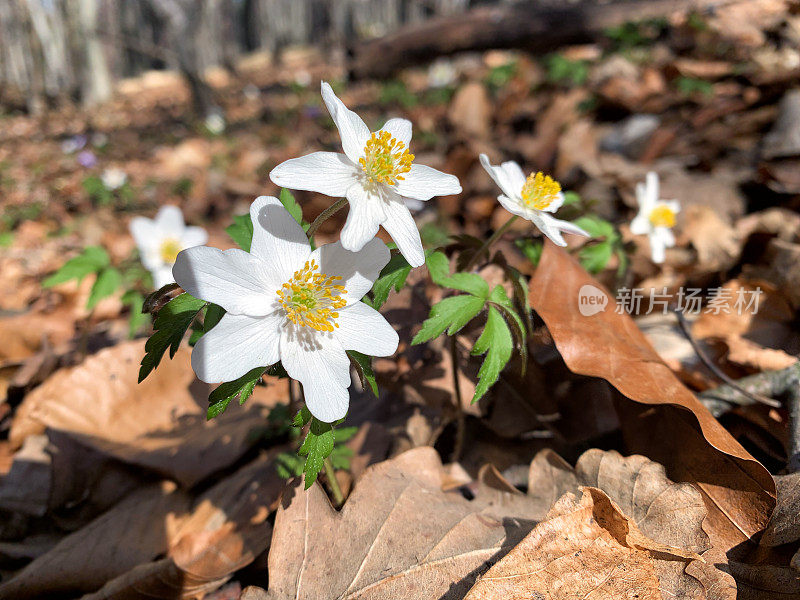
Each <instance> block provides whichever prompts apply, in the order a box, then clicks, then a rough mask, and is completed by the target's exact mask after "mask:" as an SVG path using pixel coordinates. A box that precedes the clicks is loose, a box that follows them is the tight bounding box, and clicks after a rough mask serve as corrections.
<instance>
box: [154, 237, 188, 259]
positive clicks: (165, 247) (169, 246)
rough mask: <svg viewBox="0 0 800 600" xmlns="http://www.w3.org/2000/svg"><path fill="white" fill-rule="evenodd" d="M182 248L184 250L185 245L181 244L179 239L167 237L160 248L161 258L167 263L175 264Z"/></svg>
mask: <svg viewBox="0 0 800 600" xmlns="http://www.w3.org/2000/svg"><path fill="white" fill-rule="evenodd" d="M181 250H183V246H181V243H180V242H179V241H178V240H176V239H175V238H167V239H165V240H164V241H163V242H161V247H160V248H159V249H158V252H159V254H160V255H161V260H163V261H164V262H165V263H167V264H173V263H174V262H175V259H176V258H178V253H179V252H180V251H181Z"/></svg>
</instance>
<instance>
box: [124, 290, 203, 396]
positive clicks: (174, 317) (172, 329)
mask: <svg viewBox="0 0 800 600" xmlns="http://www.w3.org/2000/svg"><path fill="white" fill-rule="evenodd" d="M205 305H206V303H205V301H203V300H200V299H198V298H195V297H194V296H191V295H189V294H185V293H184V294H181V295H180V296H176V297H175V298H173V299H172V300H170V301H169V302H167V303H166V304H165V305H164V307H163V308H162V309H161V310H160V311H159V312H158V316H157V317H156V320H155V323H153V328H154V329H155V331H154V333H153V335H151V336H150V339H149V340H147V343H145V345H144V350H145V355H144V358H142V366H141V368H140V369H139V382H140V383H141V382H142V381H144V378H145V377H147V376H148V375H149V374H150V372H151V371H152V370H153V369H155V368H156V367H157V366H158V363H160V362H161V358H162V357H163V356H164V353H165V352H166V351H167V348H169V357H170V358H172V357H173V356H175V353H176V352H177V351H178V348H179V347H180V345H181V340H183V336H184V335H185V334H186V330H187V329H189V326H190V325H191V324H192V321H194V318H195V317H196V316H197V313H199V312H200V310H201V309H202V308H203V307H204V306H205Z"/></svg>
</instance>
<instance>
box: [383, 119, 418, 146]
mask: <svg viewBox="0 0 800 600" xmlns="http://www.w3.org/2000/svg"><path fill="white" fill-rule="evenodd" d="M381 131H388V132H389V135H391V136H392V137H393V138H394V139H396V140H397V141H398V142H403V144H405V146H406V148H408V146H409V145H410V144H411V121H409V120H408V119H389V120H388V121H386V123H385V124H384V126H383V127H381Z"/></svg>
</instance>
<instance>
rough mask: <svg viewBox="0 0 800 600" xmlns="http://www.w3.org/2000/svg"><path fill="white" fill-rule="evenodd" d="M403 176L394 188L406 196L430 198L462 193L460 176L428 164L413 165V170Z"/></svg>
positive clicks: (418, 198) (422, 198)
mask: <svg viewBox="0 0 800 600" xmlns="http://www.w3.org/2000/svg"><path fill="white" fill-rule="evenodd" d="M403 177H404V179H401V180H400V181H398V182H397V185H395V186H394V189H395V191H396V192H397V193H398V194H400V195H401V196H405V197H406V198H414V199H416V200H430V199H431V198H433V197H434V196H449V195H450V194H460V193H461V184H460V183H459V182H458V177H456V176H455V175H448V174H447V173H442V172H441V171H437V170H436V169H434V168H432V167H428V166H426V165H411V170H410V171H409V172H408V173H406V174H405V175H403Z"/></svg>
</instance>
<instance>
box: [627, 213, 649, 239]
mask: <svg viewBox="0 0 800 600" xmlns="http://www.w3.org/2000/svg"><path fill="white" fill-rule="evenodd" d="M650 229H651V227H650V219H649V218H648V217H647V215H646V214H645V213H644V211H642V212H640V213H639V214H638V215H636V217H635V218H634V219H633V221H631V233H632V234H633V235H647V234H648V233H650Z"/></svg>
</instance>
